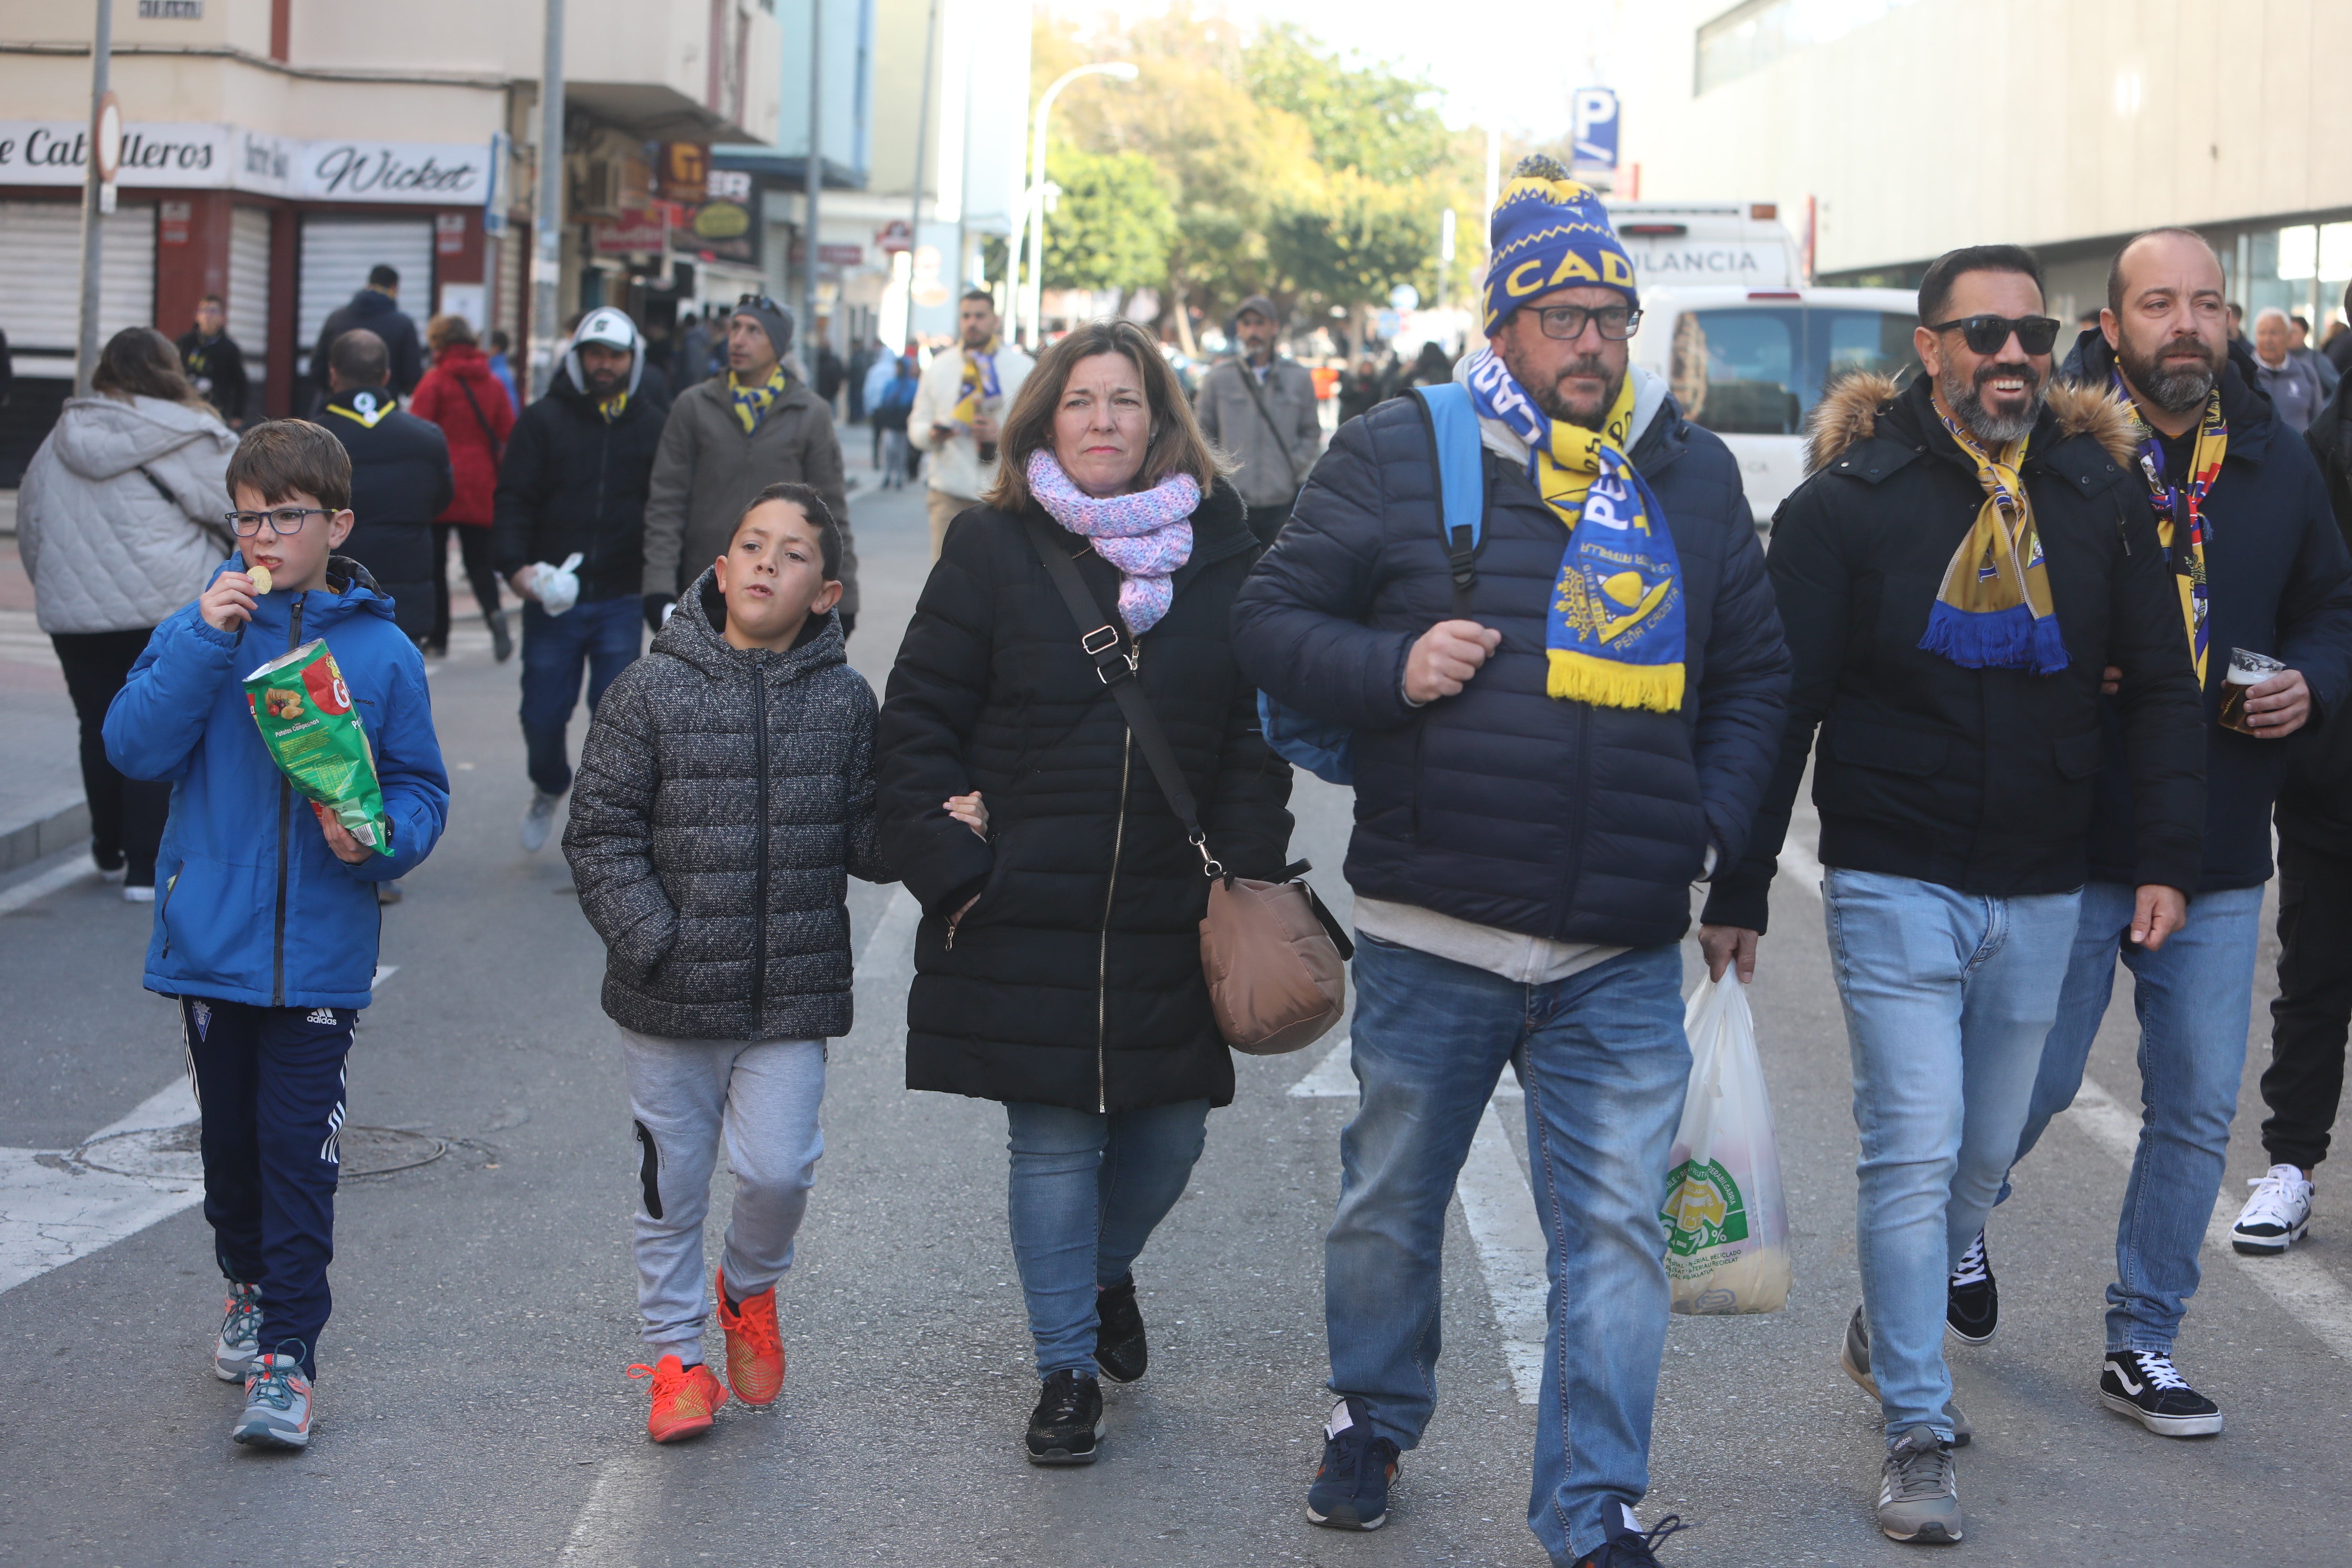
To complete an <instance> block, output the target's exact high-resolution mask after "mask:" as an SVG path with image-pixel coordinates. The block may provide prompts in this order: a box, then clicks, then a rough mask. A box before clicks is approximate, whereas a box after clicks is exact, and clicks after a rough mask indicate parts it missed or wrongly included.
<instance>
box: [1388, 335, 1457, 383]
mask: <svg viewBox="0 0 2352 1568" xmlns="http://www.w3.org/2000/svg"><path fill="white" fill-rule="evenodd" d="M1453 379H1454V362H1453V361H1452V360H1450V359H1447V358H1446V357H1445V351H1444V349H1443V348H1441V347H1439V346H1438V345H1437V344H1435V343H1423V344H1422V345H1421V353H1418V354H1416V355H1414V356H1413V361H1412V369H1411V370H1410V371H1407V372H1406V373H1405V377H1404V383H1403V385H1402V386H1400V387H1399V388H1398V391H1400V392H1401V391H1402V390H1404V388H1405V387H1412V386H1444V384H1446V383H1447V382H1449V381H1452V380H1453ZM1390 395H1391V396H1394V395H1395V394H1394V393H1391V394H1390Z"/></svg>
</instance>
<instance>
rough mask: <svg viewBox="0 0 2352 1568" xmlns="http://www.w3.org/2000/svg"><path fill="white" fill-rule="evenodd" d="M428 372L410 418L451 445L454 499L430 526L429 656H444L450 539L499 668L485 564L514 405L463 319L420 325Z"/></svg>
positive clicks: (503, 620)
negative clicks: (424, 422) (435, 429)
mask: <svg viewBox="0 0 2352 1568" xmlns="http://www.w3.org/2000/svg"><path fill="white" fill-rule="evenodd" d="M425 343H426V344H427V346H429V347H430V348H431V349H432V351H433V368H432V369H431V370H428V371H426V372H425V379H424V380H422V381H420V382H418V383H417V384H416V395H415V396H414V397H413V398H411V399H410V400H409V405H408V408H409V412H410V413H412V414H414V415H415V416H417V417H418V418H420V419H429V420H431V421H432V422H433V423H434V424H436V425H438V426H441V433H442V434H443V435H444V436H446V437H448V438H449V467H450V468H451V470H452V471H453V472H454V473H455V474H456V476H457V500H453V501H451V502H450V503H449V510H446V511H445V512H443V513H442V514H441V515H440V516H439V517H437V518H436V519H435V520H434V522H433V559H434V561H435V562H436V563H438V567H439V569H438V570H437V571H436V572H435V573H434V574H433V631H432V634H431V635H430V636H428V637H426V638H425V652H426V653H428V654H445V653H446V652H448V651H449V577H448V564H449V536H450V535H451V534H453V533H454V534H456V535H457V543H458V547H459V549H460V550H461V551H462V552H464V555H465V558H466V580H467V582H468V583H470V584H473V587H474V602H475V603H477V604H478V605H481V606H482V619H484V620H485V621H488V623H489V626H490V646H491V647H492V649H493V650H494V651H495V652H496V653H497V655H498V659H499V663H500V664H504V663H505V662H506V661H507V659H508V658H509V656H511V655H512V654H513V652H514V637H513V636H512V635H511V634H510V633H509V631H508V630H507V613H506V612H505V611H504V610H502V609H500V608H499V574H498V572H497V571H496V570H495V569H494V568H493V567H492V566H491V564H490V496H491V493H492V492H493V491H495V490H496V489H498V484H499V459H500V458H503V457H505V456H506V449H507V437H509V436H511V435H512V434H514V423H515V411H514V405H513V404H511V403H510V402H509V401H508V400H507V395H506V388H505V387H504V386H502V385H500V384H499V378H498V377H497V375H496V374H493V373H492V372H491V370H490V362H489V361H488V360H487V359H485V358H484V357H482V345H481V343H480V342H479V341H478V340H477V339H476V338H475V336H474V329H473V328H472V327H471V326H470V325H468V324H467V321H466V319H465V318H464V317H463V316H436V317H434V318H433V319H432V320H431V321H427V322H426V323H425Z"/></svg>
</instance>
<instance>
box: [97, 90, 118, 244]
mask: <svg viewBox="0 0 2352 1568" xmlns="http://www.w3.org/2000/svg"><path fill="white" fill-rule="evenodd" d="M90 131H91V134H90V156H91V157H92V158H94V159H96V160H97V163H98V210H99V211H100V212H102V213H110V212H112V211H113V210H114V176H115V174H116V172H117V171H118V170H120V169H121V167H122V100H120V99H118V98H116V97H115V96H114V91H113V89H111V88H110V89H107V91H106V92H105V93H104V94H102V95H101V96H100V98H99V100H98V123H97V124H95V125H94V126H92V127H91V128H90Z"/></svg>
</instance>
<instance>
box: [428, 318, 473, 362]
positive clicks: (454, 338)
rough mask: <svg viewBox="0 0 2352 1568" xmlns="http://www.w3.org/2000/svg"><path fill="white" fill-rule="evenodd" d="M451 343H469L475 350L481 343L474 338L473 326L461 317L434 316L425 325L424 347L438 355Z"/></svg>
mask: <svg viewBox="0 0 2352 1568" xmlns="http://www.w3.org/2000/svg"><path fill="white" fill-rule="evenodd" d="M451 343H470V344H472V345H473V346H474V347H476V348H479V347H481V346H482V341H481V340H480V339H479V338H478V337H476V336H474V328H473V324H472V323H471V322H469V321H467V320H466V318H465V317H463V316H456V315H447V316H436V317H434V318H433V319H432V320H431V321H427V322H425V347H426V348H429V349H431V350H432V351H433V352H434V353H436V354H437V353H440V352H441V351H442V350H444V349H446V348H447V347H448V346H449V345H450V344H451Z"/></svg>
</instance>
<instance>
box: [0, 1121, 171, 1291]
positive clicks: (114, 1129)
mask: <svg viewBox="0 0 2352 1568" xmlns="http://www.w3.org/2000/svg"><path fill="white" fill-rule="evenodd" d="M195 1119H196V1096H195V1091H194V1089H191V1088H190V1087H189V1085H188V1080H187V1079H185V1078H184V1077H182V1078H177V1079H173V1080H172V1081H171V1082H170V1083H169V1084H166V1085H165V1086H164V1087H163V1089H159V1090H157V1091H156V1092H155V1093H153V1094H151V1095H149V1096H148V1097H147V1098H146V1099H145V1100H142V1101H141V1102H140V1104H139V1107H138V1109H137V1110H133V1111H131V1114H130V1115H128V1116H126V1117H124V1118H122V1120H121V1121H117V1122H114V1123H113V1124H112V1125H110V1126H107V1127H101V1128H100V1129H99V1130H98V1131H95V1132H93V1133H91V1134H90V1135H89V1139H88V1140H85V1142H95V1141H96V1140H98V1139H100V1138H107V1137H111V1136H113V1135H114V1134H115V1133H118V1132H139V1131H146V1130H148V1129H151V1128H157V1127H180V1126H184V1125H185V1124H187V1123H188V1122H191V1121H194V1120H195ZM204 1196H205V1187H204V1184H203V1183H202V1182H175V1181H165V1180H162V1179H159V1178H147V1177H141V1176H121V1175H117V1174H115V1173H112V1172H110V1171H96V1170H92V1169H90V1168H89V1167H88V1166H86V1165H75V1164H74V1163H72V1162H71V1161H70V1159H68V1157H67V1155H66V1154H65V1153H64V1152H61V1151H56V1150H39V1149H0V1291H5V1290H11V1289H15V1288H16V1287H17V1286H19V1285H22V1284H23V1283H24V1282H25V1281H26V1280H27V1279H38V1278H39V1277H40V1276H42V1275H44V1274H47V1272H48V1271H49V1270H50V1269H52V1268H61V1267H63V1266H64V1265H66V1264H68V1263H71V1262H72V1261H73V1260H74V1259H76V1258H87V1257H89V1255H90V1254H91V1253H93V1252H96V1251H98V1250H99V1249H100V1248H101V1247H110V1246H112V1245H113V1244H114V1243H116V1242H118V1241H121V1239H122V1238H123V1237H127V1236H135V1235H137V1234H138V1233H139V1232H141V1231H142V1230H144V1229H146V1228H147V1227H148V1226H151V1225H153V1224H155V1223H156V1222H157V1221H158V1220H163V1219H169V1218H170V1217H171V1216H172V1215H175V1214H178V1213H179V1212H180V1211H181V1210H182V1209H184V1208H189V1207H192V1206H194V1205H196V1204H199V1203H202V1202H203V1201H204Z"/></svg>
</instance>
